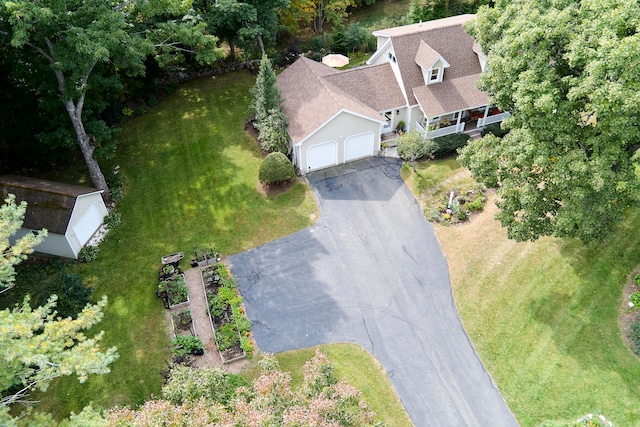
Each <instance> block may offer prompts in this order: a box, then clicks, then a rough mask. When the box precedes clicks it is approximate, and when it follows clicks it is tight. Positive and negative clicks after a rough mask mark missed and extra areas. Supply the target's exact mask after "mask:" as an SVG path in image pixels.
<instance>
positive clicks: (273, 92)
mask: <svg viewBox="0 0 640 427" xmlns="http://www.w3.org/2000/svg"><path fill="white" fill-rule="evenodd" d="M251 109H252V110H253V111H254V112H255V114H256V119H255V120H256V124H255V127H256V128H257V129H258V133H259V136H258V139H259V140H260V144H261V145H262V148H263V149H265V150H266V151H279V152H281V153H285V154H286V153H288V152H289V140H288V137H287V132H286V126H287V118H286V116H285V115H284V112H283V107H282V94H281V93H280V88H278V85H277V79H276V73H275V71H273V67H272V65H271V60H270V59H269V57H267V56H266V55H263V56H262V60H261V61H260V70H259V72H258V77H257V78H256V84H255V85H254V86H253V88H251Z"/></svg>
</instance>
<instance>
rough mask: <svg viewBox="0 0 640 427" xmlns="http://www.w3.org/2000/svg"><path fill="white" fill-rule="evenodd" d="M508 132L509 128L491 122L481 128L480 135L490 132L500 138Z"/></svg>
mask: <svg viewBox="0 0 640 427" xmlns="http://www.w3.org/2000/svg"><path fill="white" fill-rule="evenodd" d="M508 133H509V129H504V128H503V127H502V124H501V123H492V124H490V125H489V126H485V127H484V128H483V129H482V132H481V135H482V136H486V135H488V134H492V135H495V136H497V137H498V138H502V137H503V136H505V135H506V134H508Z"/></svg>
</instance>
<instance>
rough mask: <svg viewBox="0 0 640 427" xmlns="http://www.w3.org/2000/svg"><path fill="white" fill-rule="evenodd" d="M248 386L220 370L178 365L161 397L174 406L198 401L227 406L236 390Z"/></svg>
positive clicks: (239, 378)
mask: <svg viewBox="0 0 640 427" xmlns="http://www.w3.org/2000/svg"><path fill="white" fill-rule="evenodd" d="M248 385H249V382H248V381H247V380H245V379H244V378H243V377H241V376H240V375H237V374H232V373H230V372H227V371H224V370H222V369H218V368H212V367H206V368H202V369H195V368H191V367H189V366H184V365H178V366H175V367H173V368H172V369H171V373H170V376H169V379H168V381H167V384H165V386H164V387H162V396H163V397H164V398H165V399H167V400H169V401H170V402H172V403H174V404H176V405H179V404H181V403H182V402H185V401H187V402H197V401H198V400H200V399H206V400H207V401H209V402H215V403H221V404H223V405H229V404H230V403H231V401H232V400H233V398H234V397H235V395H236V389H237V388H238V387H241V386H248Z"/></svg>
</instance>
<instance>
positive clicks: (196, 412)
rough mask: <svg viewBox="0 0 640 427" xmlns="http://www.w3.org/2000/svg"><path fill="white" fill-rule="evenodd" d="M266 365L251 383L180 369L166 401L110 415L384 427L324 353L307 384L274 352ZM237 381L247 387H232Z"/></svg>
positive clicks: (129, 421)
mask: <svg viewBox="0 0 640 427" xmlns="http://www.w3.org/2000/svg"><path fill="white" fill-rule="evenodd" d="M263 362H264V363H263ZM261 366H262V367H263V371H262V372H261V374H260V376H259V377H258V378H257V379H256V380H255V381H253V383H252V384H250V385H247V384H246V383H244V382H242V381H241V380H240V379H239V378H238V377H237V376H233V374H226V373H223V372H221V371H218V370H215V369H212V368H207V369H206V370H204V371H203V370H197V369H193V368H186V367H184V368H183V367H178V368H176V369H174V370H172V371H171V377H170V378H169V381H168V383H167V386H166V387H165V389H164V390H163V394H164V398H165V399H166V400H160V401H153V402H147V403H146V404H145V405H144V406H142V407H141V408H140V409H138V410H136V411H133V410H131V409H127V408H123V409H112V410H110V411H109V412H108V413H107V415H106V418H107V420H108V421H109V423H110V425H113V426H125V425H137V423H139V422H142V420H145V421H146V422H147V423H151V424H152V425H156V424H159V423H167V424H170V425H182V424H184V423H185V422H186V421H189V424H190V425H191V424H193V423H195V424H193V425H196V426H205V425H212V424H215V425H245V424H246V420H260V425H273V426H276V425H338V426H353V427H356V426H357V427H367V426H380V423H379V422H377V421H376V417H375V414H374V413H373V412H372V411H371V410H370V409H369V407H368V405H367V404H366V402H364V401H363V400H362V398H361V393H360V391H359V390H357V389H355V388H354V387H352V386H351V385H349V384H348V383H346V382H345V381H337V380H336V378H335V376H334V375H333V369H332V367H331V364H330V363H329V360H328V358H327V356H326V355H324V354H323V353H320V352H317V353H316V355H315V356H314V357H313V358H312V359H311V360H309V361H308V362H307V364H306V365H305V379H304V383H303V384H302V386H300V387H297V388H294V387H292V385H291V376H290V375H289V374H288V373H286V372H282V371H280V370H279V367H278V362H277V361H276V360H275V358H274V357H273V356H271V355H265V358H264V359H263V360H262V361H261ZM174 375H175V376H176V378H175V379H174V378H173V377H174ZM237 385H242V387H236V388H235V390H233V391H232V388H233V387H234V386H237ZM232 403H233V404H232ZM309 420H313V422H312V423H311V424H309Z"/></svg>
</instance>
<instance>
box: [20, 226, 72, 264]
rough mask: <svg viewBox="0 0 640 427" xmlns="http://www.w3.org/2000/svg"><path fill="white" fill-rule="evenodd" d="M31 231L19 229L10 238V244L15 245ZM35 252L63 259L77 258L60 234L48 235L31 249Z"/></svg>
mask: <svg viewBox="0 0 640 427" xmlns="http://www.w3.org/2000/svg"><path fill="white" fill-rule="evenodd" d="M31 232H32V230H29V229H27V228H21V229H20V230H18V231H17V232H16V234H15V235H14V236H13V237H12V238H11V244H12V245H13V244H15V242H16V241H18V240H19V239H20V238H21V237H22V236H24V235H26V234H28V233H31ZM33 249H34V250H35V251H36V252H41V253H45V254H49V255H57V256H61V257H65V258H73V259H76V258H77V256H76V254H75V253H74V251H73V248H72V247H71V245H70V244H69V242H68V241H67V239H66V238H65V237H64V236H63V235H61V234H54V233H48V235H47V237H45V238H44V240H43V241H42V243H40V244H39V245H38V246H36V247H34V248H33Z"/></svg>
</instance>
